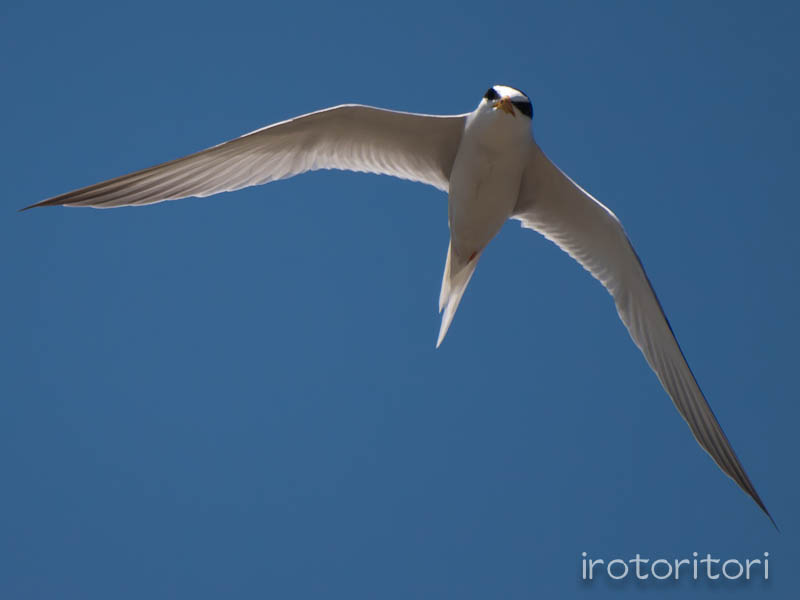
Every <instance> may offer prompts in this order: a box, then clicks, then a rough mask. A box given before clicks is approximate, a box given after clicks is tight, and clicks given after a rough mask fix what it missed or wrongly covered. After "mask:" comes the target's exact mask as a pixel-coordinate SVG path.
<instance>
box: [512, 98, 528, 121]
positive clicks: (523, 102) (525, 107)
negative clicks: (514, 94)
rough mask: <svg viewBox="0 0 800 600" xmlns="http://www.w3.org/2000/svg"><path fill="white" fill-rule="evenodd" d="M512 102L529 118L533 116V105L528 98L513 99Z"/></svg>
mask: <svg viewBox="0 0 800 600" xmlns="http://www.w3.org/2000/svg"><path fill="white" fill-rule="evenodd" d="M512 104H513V105H514V106H515V107H516V108H517V110H518V111H519V112H521V113H522V114H523V115H525V116H526V117H528V118H529V119H532V118H533V105H532V104H531V103H530V102H529V101H528V100H514V101H512Z"/></svg>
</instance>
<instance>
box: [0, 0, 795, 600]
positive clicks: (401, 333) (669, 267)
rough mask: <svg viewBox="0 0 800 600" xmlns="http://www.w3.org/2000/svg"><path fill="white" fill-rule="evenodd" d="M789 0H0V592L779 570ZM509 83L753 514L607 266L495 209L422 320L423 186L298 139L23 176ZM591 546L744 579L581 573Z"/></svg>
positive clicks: (790, 322) (142, 593)
mask: <svg viewBox="0 0 800 600" xmlns="http://www.w3.org/2000/svg"><path fill="white" fill-rule="evenodd" d="M799 17H800V10H798V8H797V4H796V3H792V2H787V3H783V4H781V3H777V2H774V3H765V4H760V5H756V4H754V3H751V2H741V3H735V2H717V3H710V2H664V3H660V5H659V6H653V3H640V2H615V3H609V2H602V3H599V2H597V3H596V2H557V3H556V2H553V3H547V4H543V3H538V2H510V3H509V2H506V3H492V2H482V3H471V2H458V3H450V4H438V3H432V2H419V3H417V2H403V3H391V4H383V3H375V2H355V3H349V2H336V3H325V4H324V5H316V4H314V3H308V2H259V3H255V2H244V3H243V2H236V1H227V2H216V3H211V4H207V3H203V2H197V1H193V2H185V3H179V2H150V1H148V0H143V1H139V2H136V3H133V4H122V3H109V2H80V1H78V2H70V3H62V2H41V3H33V2H26V3H23V2H18V1H14V0H6V1H4V2H3V3H2V6H1V7H0V56H2V59H0V77H2V90H3V91H2V95H1V96H0V105H2V111H0V123H2V132H3V143H2V147H1V148H0V155H2V164H3V177H2V181H0V208H2V216H0V275H1V276H2V294H1V295H0V319H1V321H0V323H1V324H2V337H0V339H1V340H2V341H0V375H1V376H0V396H2V400H1V401H0V476H1V477H2V490H1V491H0V597H2V598H8V599H18V598H37V599H38V598H42V599H44V598H48V599H49V598H85V599H94V598H97V599H108V598H115V599H127V598H130V599H141V598H152V599H158V598H193V599H201V598H222V597H229V598H231V597H232V598H276V599H277V598H281V599H294V598H303V599H305V598H346V599H348V600H355V599H361V598H364V599H367V598H370V599H372V598H381V599H383V598H386V599H407V598H431V599H434V598H435V599H442V598H454V599H459V600H466V599H472V598H476V599H477V598H513V599H530V598H606V597H612V596H613V597H617V596H619V595H620V594H622V595H625V596H636V595H637V594H643V595H645V596H646V597H648V598H651V599H655V598H678V597H680V598H704V597H706V596H708V595H713V594H717V595H719V594H724V595H726V597H727V596H730V597H745V596H758V597H771V598H789V597H794V596H795V594H796V588H797V576H796V574H797V571H798V568H800V551H798V547H799V546H798V544H799V543H800V539H799V538H798V528H799V527H800V518H799V517H798V510H799V509H798V507H799V506H800V487H799V486H798V481H797V472H798V471H797V459H798V449H797V439H798V436H797V432H796V427H797V422H798V417H800V409H798V401H797V386H796V383H795V381H796V379H795V378H796V375H797V339H798V338H799V337H800V317H798V300H799V298H798V296H800V293H799V289H798V283H799V282H800V277H799V276H798V270H797V258H798V256H800V237H798V235H797V226H798V220H800V199H799V198H798V195H797V191H796V179H797V165H798V159H800V147H799V145H798V139H800V109H798V107H800V89H799V88H798V75H797V73H798V58H800V47H798V42H797V35H796V34H797V29H798V18H799ZM493 83H506V84H509V85H513V86H515V87H518V88H520V89H522V90H524V91H525V92H527V93H528V94H529V95H530V96H531V97H532V99H533V104H534V110H535V116H534V123H533V130H534V134H535V136H536V138H537V140H538V141H539V143H540V145H541V146H542V147H543V148H544V150H545V151H546V152H547V153H548V154H549V155H550V156H551V157H552V158H553V160H554V161H555V162H556V163H557V164H558V165H559V166H561V168H563V169H564V170H565V171H566V172H567V173H568V174H570V176H571V177H573V178H574V179H575V180H577V181H578V182H579V183H580V184H581V185H582V186H584V187H585V188H586V189H587V190H589V191H590V192H591V193H592V194H593V195H595V196H596V197H597V198H598V199H600V200H601V201H602V202H604V203H606V204H607V205H608V206H609V207H610V208H611V209H612V210H614V211H615V212H616V214H617V215H618V216H619V217H620V219H621V220H622V222H623V223H624V225H625V227H626V229H627V230H628V232H629V234H630V236H631V238H632V240H633V242H634V244H635V246H636V248H637V250H638V252H639V254H640V256H641V258H642V260H643V262H644V264H645V267H646V268H647V270H648V273H649V275H650V277H651V279H652V281H653V283H654V286H655V288H656V290H657V291H658V293H659V296H660V298H661V301H662V303H663V305H664V307H665V309H666V312H667V314H668V316H669V318H670V320H671V322H672V325H673V327H674V329H675V331H676V333H677V336H678V339H679V341H680V343H681V345H682V346H683V349H684V351H685V353H686V355H687V358H688V360H689V363H690V364H691V366H692V368H693V370H694V371H695V373H696V375H697V377H698V380H699V382H700V384H701V386H702V387H703V389H704V391H705V392H706V395H707V396H708V399H709V401H710V403H711V405H712V407H713V408H714V410H715V412H716V414H717V416H718V417H719V419H720V421H721V423H722V425H723V427H724V429H725V431H726V432H727V434H728V436H729V438H730V439H731V442H732V443H733V446H734V448H735V449H736V451H737V453H738V454H739V456H740V457H741V459H742V462H743V464H744V465H745V467H746V469H747V471H748V473H749V475H750V477H751V478H752V480H753V481H754V483H755V484H756V487H757V489H758V490H759V492H760V493H761V495H762V497H763V499H764V501H765V502H766V504H767V506H768V507H769V509H770V510H771V512H772V514H773V516H774V517H775V519H776V521H777V522H778V524H779V526H780V527H781V533H778V532H776V531H775V529H774V528H773V527H772V525H771V524H770V522H769V520H768V519H767V518H766V517H765V516H764V515H763V514H762V513H761V512H760V511H759V510H758V508H757V507H756V505H755V504H754V503H753V502H752V501H751V500H750V499H749V498H748V497H747V496H746V495H745V494H744V493H742V492H741V491H739V489H738V488H737V487H736V486H735V485H734V484H733V482H731V481H730V480H729V479H728V478H727V477H725V476H724V475H723V474H722V473H721V472H720V471H719V469H718V468H717V467H716V466H715V465H714V464H713V462H712V461H711V459H710V458H708V456H707V455H706V454H705V453H704V452H703V451H702V450H701V449H700V448H699V446H698V445H697V444H696V443H695V442H694V440H693V438H692V436H691V434H690V432H689V429H688V427H687V426H686V425H685V423H684V421H683V420H682V419H681V418H680V416H679V415H678V413H677V411H676V410H675V409H674V407H673V405H672V403H671V402H670V400H669V399H668V397H667V396H666V393H665V392H664V391H663V390H662V389H661V387H660V385H659V383H658V380H657V379H656V377H655V375H654V374H653V373H652V372H651V371H650V370H649V368H648V367H647V365H646V363H645V361H644V359H643V358H642V356H641V355H640V353H639V351H638V350H637V349H636V347H635V346H634V345H633V343H632V342H631V340H630V339H629V337H628V334H627V332H626V331H625V329H624V327H623V326H622V324H621V323H620V321H619V319H618V318H617V315H616V313H615V311H614V309H613V305H612V302H611V299H610V297H608V296H607V294H606V293H605V291H604V290H603V289H602V287H601V286H600V285H599V284H598V283H597V282H596V281H594V280H593V279H592V278H591V277H590V276H589V275H588V274H587V273H585V272H584V271H583V270H582V269H581V268H580V267H579V266H578V265H577V264H576V263H574V262H573V261H572V260H571V259H570V258H569V257H567V256H566V255H565V254H563V253H561V252H560V251H559V250H558V249H557V248H556V247H555V246H553V245H552V244H550V243H549V242H547V241H546V240H544V239H543V238H541V237H539V236H537V235H536V234H534V233H532V232H530V231H524V230H522V229H520V227H519V225H518V224H516V223H510V224H509V225H508V226H507V227H506V228H505V229H504V230H503V231H502V232H501V233H500V235H499V236H498V238H497V239H496V240H495V241H494V242H493V243H492V244H491V245H490V247H489V249H488V250H487V251H486V252H485V254H484V256H483V259H482V261H481V264H480V267H479V268H478V271H477V273H476V275H475V277H474V279H473V281H472V284H471V286H470V289H469V290H468V291H467V293H466V295H465V297H464V300H463V302H462V304H461V308H460V309H459V313H458V315H457V316H456V319H455V322H454V324H453V327H452V328H451V330H450V333H449V335H448V338H447V339H446V340H445V342H444V344H443V346H442V347H441V348H440V349H439V350H434V343H435V341H436V334H437V331H438V326H439V316H438V314H437V310H436V309H437V300H438V294H439V285H440V281H441V275H442V270H443V266H444V259H445V254H446V249H447V236H448V230H447V208H446V206H447V201H446V197H445V196H444V194H442V193H441V192H438V191H437V190H435V189H433V188H429V187H425V186H423V185H420V184H414V183H410V182H404V181H399V180H394V179H391V178H388V177H378V176H372V175H359V174H351V173H334V172H321V173H315V174H310V175H305V176H303V177H299V178H296V179H292V180H289V181H284V182H278V183H274V184H270V185H268V186H264V187H259V188H252V189H249V190H245V191H241V192H237V193H233V194H224V195H221V196H218V197H213V198H206V199H188V200H183V201H180V202H169V203H164V204H160V205H156V206H151V207H146V208H134V209H116V210H111V211H95V210H90V209H64V208H50V209H39V210H35V211H30V212H26V213H22V214H20V213H17V212H16V209H18V208H20V207H22V206H25V205H27V204H30V203H32V202H35V201H38V200H41V199H44V198H46V197H49V196H52V195H55V194H58V193H61V192H65V191H68V190H71V189H73V188H76V187H81V186H84V185H88V184H91V183H94V182H96V181H99V180H102V179H106V178H109V177H113V176H116V175H120V174H123V173H125V172H128V171H131V170H135V169H139V168H143V167H146V166H149V165H151V164H154V163H157V162H161V161H164V160H168V159H172V158H176V157H178V156H182V155H184V154H187V153H190V152H193V151H196V150H199V149H202V148H204V147H207V146H210V145H213V144H216V143H218V142H221V141H224V140H226V139H229V138H231V137H234V136H237V135H240V134H242V133H245V132H247V131H250V130H252V129H256V128H258V127H261V126H263V125H266V124H268V123H272V122H275V121H278V120H282V119H286V118H288V117H291V116H294V115H297V114H301V113H305V112H309V111H312V110H315V109H319V108H323V107H326V106H331V105H334V104H339V103H344V102H359V103H366V104H372V105H375V106H382V107H389V108H394V109H400V110H408V111H416V112H426V113H439V114H444V113H461V112H467V111H470V110H472V109H473V108H474V107H475V106H476V105H477V103H478V102H479V100H480V98H481V96H482V95H483V93H484V91H485V90H486V88H487V87H489V85H490V84H493ZM583 551H586V552H588V553H589V554H590V556H592V557H599V558H605V559H606V560H608V559H610V558H615V557H622V558H630V557H633V556H634V555H635V554H636V553H637V552H639V553H641V554H642V555H644V556H649V557H651V558H668V559H674V558H682V557H690V556H691V553H692V552H693V551H697V552H699V553H700V554H701V555H704V554H705V553H706V552H711V553H712V554H714V555H715V556H717V557H720V558H723V559H727V558H738V559H740V560H741V559H745V558H758V557H762V556H763V552H769V553H770V557H771V565H770V566H771V570H770V580H769V581H768V582H766V583H765V582H763V581H761V580H756V581H751V582H750V583H742V582H736V583H733V582H725V581H718V582H715V583H709V582H707V581H698V582H692V581H690V580H685V579H684V580H681V581H679V582H678V583H667V582H664V583H658V582H654V581H652V580H651V581H648V582H645V583H636V582H635V581H633V580H628V581H626V582H623V583H620V584H613V585H612V584H609V583H608V580H607V578H603V579H601V580H600V581H596V582H594V583H591V584H584V583H581V581H580V558H581V556H580V553H581V552H583Z"/></svg>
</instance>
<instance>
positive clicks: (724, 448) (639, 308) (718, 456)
mask: <svg viewBox="0 0 800 600" xmlns="http://www.w3.org/2000/svg"><path fill="white" fill-rule="evenodd" d="M512 218H516V219H518V220H520V221H522V225H523V227H528V228H530V229H533V230H535V231H537V232H539V233H541V234H542V235H544V236H545V237H546V238H547V239H549V240H551V241H553V242H555V243H556V244H557V245H558V246H559V247H560V248H561V249H562V250H564V251H565V252H567V253H568V254H569V255H570V256H572V258H574V259H575V260H577V261H578V262H579V263H580V264H581V265H582V266H583V267H584V268H585V269H586V270H587V271H589V272H590V273H591V274H592V275H593V276H594V277H596V278H597V279H598V280H599V281H600V282H601V283H602V284H603V285H604V286H605V287H606V289H607V290H608V291H609V293H610V294H611V296H612V297H613V298H614V303H615V304H616V307H617V312H618V313H619V316H620V318H621V319H622V322H623V323H624V324H625V327H627V328H628V332H629V333H630V335H631V337H632V338H633V341H634V342H635V343H636V345H637V346H638V347H639V349H640V350H641V351H642V353H643V354H644V356H645V358H646V359H647V362H648V363H649V364H650V367H651V368H652V369H653V371H655V373H656V375H657V376H658V378H659V380H660V381H661V384H662V385H663V386H664V389H665V390H666V391H667V393H668V394H669V395H670V398H672V401H673V402H674V403H675V406H676V407H677V409H678V411H679V412H680V414H681V415H682V416H683V418H684V419H685V420H686V422H687V423H688V424H689V427H690V429H691V430H692V433H693V434H694V437H695V439H696V440H697V441H698V442H699V444H700V445H701V446H702V447H703V449H704V450H705V451H706V452H708V454H709V455H711V458H713V459H714V461H715V462H716V463H717V465H719V467H720V469H722V470H723V472H725V474H727V475H728V476H729V477H730V478H731V479H733V480H734V481H735V482H736V483H737V484H738V485H739V487H741V488H742V489H743V490H744V491H745V492H746V493H747V494H749V495H750V497H752V498H753V500H755V502H756V503H757V504H758V506H759V507H761V509H762V510H763V511H764V512H765V513H766V514H767V516H769V512H768V511H767V509H766V507H765V506H764V503H763V502H762V501H761V498H759V496H758V493H757V492H756V490H755V488H754V487H753V484H752V483H751V482H750V479H749V478H748V477H747V474H746V473H745V471H744V468H743V467H742V465H741V463H740V462H739V459H738V458H737V457H736V453H735V452H734V451H733V448H732V447H731V445H730V442H728V438H727V437H726V436H725V433H724V432H723V431H722V428H721V427H720V425H719V423H718V422H717V419H716V417H715V416H714V413H713V412H712V410H711V407H710V406H709V405H708V402H707V401H706V399H705V397H704V396H703V393H702V392H701V391H700V387H699V386H698V385H697V381H695V378H694V375H693V374H692V371H691V370H690V369H689V365H688V364H687V363H686V359H685V358H684V356H683V352H682V351H681V349H680V347H679V346H678V342H677V340H676V339H675V336H674V334H673V332H672V328H671V327H670V325H669V322H668V321H667V319H666V317H665V315H664V312H663V310H662V308H661V305H660V303H659V301H658V298H656V295H655V292H654V291H653V288H652V287H651V285H650V281H649V280H648V278H647V275H646V274H645V272H644V268H643V267H642V264H641V262H640V261H639V258H638V256H637V255H636V252H635V251H634V249H633V247H632V246H631V243H630V241H629V240H628V237H627V236H626V235H625V231H624V230H623V228H622V225H621V224H620V222H619V220H617V217H616V216H615V215H614V213H612V212H611V211H610V210H608V209H607V208H606V207H605V206H603V205H602V204H601V203H600V202H598V201H597V200H595V199H594V198H592V197H591V196H590V195H589V194H587V193H586V192H585V191H584V190H582V189H581V188H580V187H579V186H578V185H576V184H575V183H574V182H573V181H572V180H571V179H569V177H567V176H566V175H565V174H564V173H563V172H561V170H560V169H558V167H556V166H555V165H554V164H553V163H552V162H550V160H549V159H548V158H547V157H546V156H545V155H544V153H543V152H542V151H541V149H539V147H538V146H535V145H534V148H533V150H532V155H531V159H530V161H529V163H528V165H527V167H526V170H525V172H524V175H523V178H522V183H521V186H520V195H519V200H518V203H517V206H516V208H515V211H514V215H513V217H512ZM770 519H772V517H770ZM773 522H774V521H773Z"/></svg>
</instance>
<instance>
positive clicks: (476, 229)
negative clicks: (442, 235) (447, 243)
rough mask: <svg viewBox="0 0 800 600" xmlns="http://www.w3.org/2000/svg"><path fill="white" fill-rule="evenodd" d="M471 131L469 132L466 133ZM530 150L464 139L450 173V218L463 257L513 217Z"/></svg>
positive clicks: (454, 243)
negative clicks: (512, 213) (526, 158)
mask: <svg viewBox="0 0 800 600" xmlns="http://www.w3.org/2000/svg"><path fill="white" fill-rule="evenodd" d="M465 133H468V132H465ZM526 150H527V149H525V150H524V151H520V148H519V147H514V146H512V145H507V146H500V147H499V148H498V147H497V146H495V145H489V144H486V143H485V140H483V139H481V138H480V137H478V136H473V138H472V139H470V137H469V136H468V135H465V138H464V139H463V140H462V144H461V146H460V147H459V151H458V153H457V154H456V159H455V162H454V163H453V170H452V172H451V176H450V196H449V203H448V207H449V220H450V236H451V238H452V242H453V250H454V251H455V252H456V253H457V254H458V255H460V256H461V257H462V258H468V257H469V256H471V255H472V254H473V253H475V252H479V251H481V250H482V249H483V248H484V247H485V246H486V244H488V243H489V241H490V240H491V239H492V238H493V237H494V236H495V235H496V234H497V232H498V231H500V228H501V227H502V226H503V224H504V223H505V222H506V221H507V220H508V218H509V217H510V216H511V212H512V210H513V209H514V206H515V205H516V202H517V197H518V195H519V187H520V182H521V180H522V172H523V169H524V167H525V164H526V162H527V161H526V160H525V157H526V156H527V151H526Z"/></svg>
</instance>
